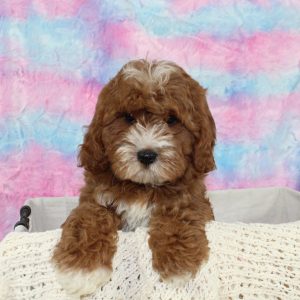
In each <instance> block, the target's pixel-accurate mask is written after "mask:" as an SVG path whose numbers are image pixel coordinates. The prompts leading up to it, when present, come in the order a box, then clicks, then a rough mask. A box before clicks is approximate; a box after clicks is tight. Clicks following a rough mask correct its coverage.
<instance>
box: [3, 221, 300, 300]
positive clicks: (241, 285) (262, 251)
mask: <svg viewBox="0 0 300 300" xmlns="http://www.w3.org/2000/svg"><path fill="white" fill-rule="evenodd" d="M206 231H207V236H208V239H209V244H210V249H211V251H210V257H209V260H208V262H207V263H206V264H205V265H203V267H202V268H201V270H200V271H199V272H198V274H197V276H196V277H195V279H194V280H191V281H190V282H188V283H187V284H186V285H185V286H184V287H181V288H178V287H174V286H171V285H167V284H165V283H161V282H159V276H158V274H156V273H155V272H154V271H153V270H152V265H151V252H150V250H149V248H148V243H147V240H148V235H147V229H146V228H139V229H137V230H136V231H135V232H126V233H125V232H119V242H118V251H117V254H116V256H115V258H114V262H113V265H114V273H113V277H112V279H111V281H110V282H109V283H108V284H106V285H105V286H104V287H102V288H99V289H98V290H97V291H96V292H95V293H94V294H92V295H89V296H85V297H83V299H86V300H92V299H101V300H102V299H105V300H108V299H124V300H128V299H142V300H147V299H161V300H175V299H178V300H188V299H190V300H192V299H193V300H196V299H209V300H217V299H251V300H253V299H276V300H279V299H282V300H283V299H288V300H292V299H300V222H294V223H287V224H280V225H267V224H228V223H219V222H211V223H210V224H208V225H207V227H206ZM60 234H61V231H60V230H54V231H48V232H43V233H16V232H15V233H10V234H9V235H7V236H6V238H5V239H4V240H3V241H2V243H1V244H0V275H1V276H0V299H5V300H7V299H16V300H23V299H24V300H25V299H26V300H28V299H47V300H52V299H55V300H57V299H59V300H64V299H74V298H71V297H69V296H68V295H66V293H65V292H64V290H63V289H62V288H61V287H60V285H59V283H58V282H57V281H56V279H55V275H54V270H53V267H52V265H51V264H50V257H51V254H52V252H53V248H54V246H55V244H56V243H57V241H58V239H59V237H60Z"/></svg>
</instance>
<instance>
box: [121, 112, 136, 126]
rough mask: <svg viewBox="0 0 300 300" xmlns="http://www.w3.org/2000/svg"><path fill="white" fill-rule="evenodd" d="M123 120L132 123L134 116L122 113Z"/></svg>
mask: <svg viewBox="0 0 300 300" xmlns="http://www.w3.org/2000/svg"><path fill="white" fill-rule="evenodd" d="M124 120H125V121H126V123H128V124H133V123H134V122H135V118H134V116H133V115H131V114H129V113H125V114H124Z"/></svg>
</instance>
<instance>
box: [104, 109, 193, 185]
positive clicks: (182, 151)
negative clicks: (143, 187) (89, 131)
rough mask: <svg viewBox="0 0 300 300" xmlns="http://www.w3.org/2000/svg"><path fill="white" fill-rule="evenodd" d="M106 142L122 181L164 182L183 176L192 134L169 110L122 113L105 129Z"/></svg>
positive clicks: (117, 174)
mask: <svg viewBox="0 0 300 300" xmlns="http://www.w3.org/2000/svg"><path fill="white" fill-rule="evenodd" d="M102 138H103V143H104V147H105V148H106V149H107V155H108V159H109V161H110V163H111V168H112V171H113V172H114V174H115V175H116V176H117V177H118V178H120V179H122V180H131V181H133V182H137V183H143V184H151V185H161V184H164V183H166V182H172V181H174V180H176V179H177V178H180V177H182V176H183V174H184V172H185V171H186V169H187V166H188V164H189V157H190V155H191V152H192V144H193V136H192V134H191V133H190V132H189V131H188V130H187V129H186V128H185V126H184V125H183V124H182V123H181V121H180V120H179V119H178V117H177V116H176V115H175V114H174V113H172V112H169V111H165V112H162V113H161V114H156V113H153V112H149V111H147V110H145V109H141V110H137V111H136V110H133V111H126V112H120V113H119V114H118V116H117V117H116V118H115V119H114V120H113V121H112V122H111V123H110V124H109V125H107V126H106V127H104V129H103V136H102Z"/></svg>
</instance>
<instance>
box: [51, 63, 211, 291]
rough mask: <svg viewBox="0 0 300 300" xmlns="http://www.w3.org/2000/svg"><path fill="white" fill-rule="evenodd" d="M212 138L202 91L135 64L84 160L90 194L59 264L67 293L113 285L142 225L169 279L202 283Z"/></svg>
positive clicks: (69, 230) (92, 129) (171, 69)
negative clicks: (123, 238) (130, 239)
mask: <svg viewBox="0 0 300 300" xmlns="http://www.w3.org/2000/svg"><path fill="white" fill-rule="evenodd" d="M215 137H216V130H215V123H214V120H213V118H212V115H211V113H210V111H209V108H208V105H207V102H206V97H205V90H204V89H203V88H202V87H201V86H200V85H199V84H198V83H197V82H196V81H195V80H193V79H192V78H191V77H190V76H189V75H188V74H187V73H186V72H185V71H184V70H183V69H182V68H181V67H179V66H177V65H176V64H174V63H172V62H168V61H153V62H148V61H146V60H135V61H130V62H129V63H127V64H126V65H125V66H124V67H123V68H122V69H121V70H120V71H119V73H118V74H117V75H116V76H115V77H114V78H113V79H112V80H111V81H110V82H109V83H108V84H107V85H106V86H105V87H104V88H103V90H102V91H101V93H100V96H99V99H98V103H97V106H96V111H95V114H94V117H93V119H92V122H91V124H90V126H89V127H88V130H87V133H86V134H85V137H84V142H83V144H82V145H81V149H80V153H79V161H80V166H82V167H83V168H84V176H85V185H84V187H83V188H82V190H81V193H80V201H79V205H78V207H77V208H76V209H74V210H73V211H72V212H71V214H70V216H69V217H68V219H67V220H66V222H65V223H64V224H63V230H62V236H61V240H60V242H59V243H58V245H57V246H56V248H55V251H54V255H53V262H54V264H55V269H56V273H57V275H58V279H59V281H60V283H61V284H62V286H63V287H64V288H65V289H66V290H67V291H68V292H69V293H71V294H76V295H84V294H89V293H92V292H93V291H94V290H95V289H96V288H97V287H98V286H101V285H103V284H104V283H106V282H107V281H108V280H109V279H110V277H111V274H112V260H113V256H114V254H115V253H116V250H117V246H116V245H117V236H118V234H117V231H118V230H121V229H122V230H127V231H129V230H134V229H135V228H136V227H138V226H149V246H150V249H151V251H152V258H153V268H154V270H156V271H157V272H158V273H159V274H160V277H161V279H162V280H165V281H171V282H172V281H173V282H174V281H176V282H178V281H179V282H180V281H182V280H187V279H189V278H190V277H192V276H193V275H195V273H196V272H197V270H198V268H199V266H200V265H201V263H202V262H203V261H204V260H205V259H206V258H207V256H208V242H207V239H206V236H205V224H206V223H207V222H208V221H210V220H212V219H213V213H212V209H211V206H210V203H209V201H208V199H207V198H206V196H205V192H206V189H205V185H204V178H205V176H206V174H207V173H208V172H209V171H211V170H213V169H214V168H215V163H214V158H213V148H214V145H215Z"/></svg>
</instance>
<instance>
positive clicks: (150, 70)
mask: <svg viewBox="0 0 300 300" xmlns="http://www.w3.org/2000/svg"><path fill="white" fill-rule="evenodd" d="M139 62H140V64H139V66H141V64H143V66H142V67H141V68H138V67H137V61H133V62H129V63H128V64H127V65H126V66H125V67H124V68H123V71H122V73H123V75H124V76H125V79H128V78H134V79H136V80H137V81H138V82H140V83H146V84H149V83H150V84H156V85H157V86H158V87H160V88H163V86H165V85H166V84H167V83H168V81H169V79H170V74H171V73H173V72H176V70H177V67H176V65H174V64H173V63H172V62H169V61H166V60H162V61H158V62H156V61H153V62H147V61H143V60H140V61H139Z"/></svg>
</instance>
